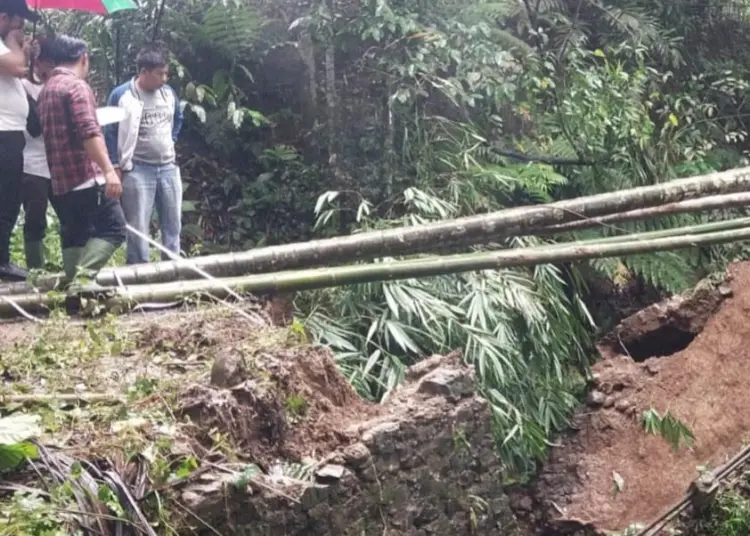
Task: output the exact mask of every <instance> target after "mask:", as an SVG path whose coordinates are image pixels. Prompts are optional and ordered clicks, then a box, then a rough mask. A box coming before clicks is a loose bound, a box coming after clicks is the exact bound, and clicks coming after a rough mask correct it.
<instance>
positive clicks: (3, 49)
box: [0, 39, 10, 56]
mask: <svg viewBox="0 0 750 536" xmlns="http://www.w3.org/2000/svg"><path fill="white" fill-rule="evenodd" d="M5 54H10V49H9V48H8V45H6V44H5V41H3V40H2V39H0V56H3V55H5Z"/></svg>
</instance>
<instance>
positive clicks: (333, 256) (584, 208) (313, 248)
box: [0, 167, 750, 295]
mask: <svg viewBox="0 0 750 536" xmlns="http://www.w3.org/2000/svg"><path fill="white" fill-rule="evenodd" d="M741 190H750V167H748V168H740V169H736V170H733V171H726V172H723V173H714V174H710V175H704V176H701V177H693V178H689V179H680V180H676V181H671V182H668V183H663V184H658V185H653V186H645V187H640V188H632V189H628V190H622V191H619V192H613V193H606V194H597V195H592V196H587V197H580V198H576V199H569V200H565V201H558V202H556V203H550V204H546V205H535V206H526V207H517V208H511V209H506V210H501V211H497V212H492V213H489V214H484V215H477V216H470V217H464V218H458V219H455V220H446V221H440V222H434V223H429V224H425V225H417V226H411V227H399V228H396V229H388V230H384V231H371V232H365V233H359V234H354V235H350V236H343V237H336V238H328V239H324V240H311V241H309V242H302V243H295V244H287V245H281V246H271V247H265V248H258V249H254V250H250V251H245V252H239V253H226V254H221V255H210V256H206V257H196V258H192V259H184V260H181V261H164V262H158V263H153V264H143V265H137V266H124V267H120V268H115V269H105V270H102V271H101V272H100V273H99V275H98V276H97V278H96V282H97V283H98V284H99V285H102V286H107V287H113V286H117V285H136V284H153V283H159V282H168V281H176V280H180V279H195V278H198V277H200V275H199V274H198V273H197V272H196V270H195V269H194V267H198V268H200V269H201V270H204V271H206V272H208V273H210V274H211V275H213V276H216V277H234V276H238V275H242V274H248V273H259V272H269V271H281V270H289V269H296V268H308V267H312V266H320V265H324V264H328V265H336V264H340V263H345V262H351V261H355V260H367V259H373V258H377V257H389V256H394V255H404V254H415V253H424V252H429V251H435V250H444V249H445V248H446V247H447V248H457V247H468V246H471V245H477V244H482V243H487V242H491V241H494V240H498V239H500V238H503V237H508V236H517V235H528V234H538V233H540V232H541V233H546V232H547V231H546V229H548V228H550V227H553V228H554V226H559V225H560V224H568V223H571V222H573V223H576V224H578V225H579V226H580V227H578V228H581V227H584V225H583V224H582V223H579V222H581V221H582V220H585V219H587V218H599V217H601V216H609V215H612V214H613V213H627V212H629V211H634V210H644V209H648V208H653V207H657V208H659V207H661V206H663V205H666V204H669V203H679V202H682V201H685V200H694V199H695V198H700V197H703V196H707V195H713V194H726V193H729V192H737V191H741ZM726 200H727V201H732V200H730V199H726ZM696 201H699V199H698V200H696ZM732 202H735V201H732ZM709 205H710V206H711V207H712V208H716V207H717V204H716V201H715V200H713V201H712V202H711V203H709ZM732 206H736V205H732ZM694 209H695V206H693V207H692V208H690V210H691V211H692V210H694ZM628 218H631V216H628ZM597 225H601V223H600V222H599V221H597V220H591V226H597ZM558 229H559V228H558ZM564 230H567V229H559V230H558V231H555V232H562V231H564ZM60 281H61V278H60V276H59V275H56V276H48V277H47V278H42V279H40V280H39V281H38V282H37V287H38V288H39V289H40V290H42V291H44V290H47V289H49V288H52V287H54V286H55V285H57V284H59V282H60ZM29 290H30V287H29V286H28V285H27V284H25V283H21V284H12V285H6V286H3V287H0V295H11V294H19V293H25V292H29Z"/></svg>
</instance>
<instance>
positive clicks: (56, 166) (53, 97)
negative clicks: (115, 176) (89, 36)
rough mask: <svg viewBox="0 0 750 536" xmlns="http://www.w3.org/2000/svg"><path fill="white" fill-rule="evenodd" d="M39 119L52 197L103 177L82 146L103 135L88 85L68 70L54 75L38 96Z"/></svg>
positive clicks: (60, 70) (55, 72)
mask: <svg viewBox="0 0 750 536" xmlns="http://www.w3.org/2000/svg"><path fill="white" fill-rule="evenodd" d="M38 109H39V119H40V120H41V123H42V132H43V134H44V146H45V148H46V152H47V162H48V164H49V171H50V175H51V178H52V193H53V194H54V195H63V194H65V193H67V192H69V191H71V190H74V189H75V188H77V187H79V186H81V185H82V184H84V183H85V182H87V181H90V180H91V179H95V178H97V177H100V176H101V175H102V171H101V170H100V169H99V166H97V165H96V164H95V163H94V161H93V160H92V159H91V157H90V156H89V155H88V154H87V153H86V150H85V149H84V147H83V142H84V141H85V140H88V139H90V138H93V137H95V136H101V135H102V129H101V127H100V126H99V122H98V121H97V119H96V102H95V100H94V93H93V92H92V91H91V88H90V87H89V85H88V84H87V83H86V82H85V81H84V80H82V79H81V78H79V77H78V76H77V75H76V74H75V73H73V72H72V71H70V70H69V69H64V68H61V67H58V68H56V69H55V70H54V71H52V76H51V77H50V79H49V80H48V81H47V83H45V84H44V89H42V92H41V93H40V94H39V108H38Z"/></svg>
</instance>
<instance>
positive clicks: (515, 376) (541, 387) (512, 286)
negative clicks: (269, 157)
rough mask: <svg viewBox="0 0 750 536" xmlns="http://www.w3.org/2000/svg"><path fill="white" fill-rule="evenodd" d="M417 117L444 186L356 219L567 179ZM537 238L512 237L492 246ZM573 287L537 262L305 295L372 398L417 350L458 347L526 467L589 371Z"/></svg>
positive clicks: (541, 189)
mask: <svg viewBox="0 0 750 536" xmlns="http://www.w3.org/2000/svg"><path fill="white" fill-rule="evenodd" d="M422 126H423V127H424V131H425V134H424V135H425V136H426V137H427V138H428V139H429V140H430V142H429V147H430V149H431V151H432V152H433V154H434V153H436V152H439V154H440V157H439V158H438V161H439V162H440V164H439V165H440V168H441V170H442V171H443V173H442V174H439V175H438V178H439V179H438V180H436V178H434V177H433V179H432V184H433V185H441V187H440V188H438V187H436V186H433V188H431V189H430V190H423V189H419V188H415V187H411V188H408V189H406V190H405V191H404V192H403V194H402V196H400V197H399V198H397V199H396V202H395V203H394V204H393V205H392V206H391V207H390V208H389V209H387V210H384V209H383V208H381V213H386V214H389V215H390V217H389V218H388V219H383V218H382V217H377V216H376V215H375V214H374V213H373V212H372V209H371V208H370V207H372V206H373V204H372V203H369V202H367V201H366V200H362V201H361V202H360V205H359V208H358V209H357V210H356V211H355V212H356V220H357V226H358V228H360V229H373V228H384V227H390V226H397V225H404V224H416V223H420V222H426V221H431V220H438V219H447V218H453V217H457V216H460V215H463V214H467V213H475V212H477V211H479V210H482V209H485V208H486V209H490V210H491V209H495V208H497V207H498V206H500V205H501V204H503V203H506V202H510V201H512V200H513V198H514V197H518V196H521V197H527V196H540V197H542V198H544V197H547V196H548V193H547V192H549V191H550V189H551V188H553V187H554V185H557V184H560V183H562V182H564V179H562V178H561V177H560V176H558V175H556V174H554V173H552V172H551V171H550V170H547V169H545V168H543V167H541V168H539V169H537V166H505V167H504V166H500V165H496V164H492V163H488V164H484V162H482V155H483V153H482V151H481V150H479V149H478V148H477V147H476V143H473V144H467V145H462V142H463V141H465V140H467V139H468V138H472V136H467V135H466V134H472V133H474V131H473V129H472V128H471V127H470V126H468V125H460V124H457V123H453V122H446V120H444V119H438V120H436V121H435V122H434V124H427V123H425V124H423V125H422ZM427 130H430V133H427V132H426V131H427ZM459 132H463V134H465V135H463V136H461V135H458V134H459ZM433 136H434V137H433ZM474 141H476V140H474ZM334 203H336V204H334ZM343 207H346V200H345V199H344V198H343V197H342V196H341V195H337V194H336V193H334V192H330V193H328V194H325V195H323V196H321V198H320V199H319V201H318V217H319V219H318V221H319V222H327V223H328V224H335V223H336V222H338V221H340V219H341V218H342V215H341V210H342V208H343ZM534 243H539V241H538V240H535V239H513V240H509V241H508V242H507V243H506V244H496V245H494V246H493V247H495V248H498V247H518V246H523V245H532V244H534ZM575 288H576V285H575V274H574V272H570V271H567V272H566V271H564V270H563V269H561V268H560V267H556V266H539V267H536V268H534V269H530V270H526V269H518V270H498V271H495V270H486V271H483V272H480V273H468V274H458V275H452V276H443V277H434V278H425V279H415V280H406V281H397V282H387V283H372V284H365V285H357V286H354V287H347V288H342V289H338V290H336V291H325V292H323V291H319V292H312V293H308V294H307V295H306V296H304V298H303V299H302V300H300V301H299V302H298V306H299V307H301V309H302V310H303V311H309V312H310V314H309V317H308V318H307V320H306V325H307V327H308V329H309V330H310V332H311V334H312V336H313V337H314V339H315V340H316V341H318V342H321V343H323V344H326V345H329V346H330V347H332V348H333V349H334V350H335V351H336V357H337V360H338V362H339V365H340V367H341V369H342V370H343V371H344V372H345V373H346V374H347V376H348V377H349V379H350V380H351V381H352V383H353V384H354V385H355V386H356V387H357V388H358V390H359V392H360V393H361V394H363V395H364V396H366V397H368V398H370V399H374V400H379V399H381V398H382V397H383V396H385V395H386V394H387V393H389V392H390V391H391V390H392V389H393V388H395V387H396V385H398V383H399V382H400V381H401V380H402V379H403V375H404V371H405V368H406V367H407V366H409V365H410V364H412V363H414V362H416V361H418V360H419V359H421V358H422V357H424V356H427V355H431V354H435V353H447V352H449V351H451V350H453V349H455V348H461V349H462V350H463V356H464V359H465V360H466V361H467V362H468V363H470V364H472V365H473V366H474V367H475V369H476V371H477V376H478V378H479V385H480V390H481V392H482V394H483V395H484V396H485V397H486V398H487V399H488V400H489V401H490V403H491V404H492V407H493V414H494V416H495V420H496V423H497V428H496V431H497V434H498V440H499V442H498V445H499V446H500V447H499V448H500V453H501V455H502V457H503V459H504V461H505V463H506V464H507V466H508V468H509V470H518V471H527V470H530V469H531V467H532V465H533V460H535V459H538V458H540V457H542V456H543V455H544V453H545V452H546V447H547V441H548V438H549V436H550V435H551V434H553V433H555V432H556V431H559V430H562V429H563V428H564V427H565V425H566V424H567V418H568V416H569V415H570V413H571V411H572V410H573V409H574V407H575V406H576V404H577V399H576V394H578V392H579V389H580V383H579V378H581V377H582V376H581V375H582V374H584V373H585V371H586V366H587V363H588V355H589V351H590V343H591V336H590V333H591V325H590V323H589V320H588V313H587V312H586V310H585V307H584V306H583V305H582V303H581V302H580V299H579V297H578V294H577V292H576V290H575Z"/></svg>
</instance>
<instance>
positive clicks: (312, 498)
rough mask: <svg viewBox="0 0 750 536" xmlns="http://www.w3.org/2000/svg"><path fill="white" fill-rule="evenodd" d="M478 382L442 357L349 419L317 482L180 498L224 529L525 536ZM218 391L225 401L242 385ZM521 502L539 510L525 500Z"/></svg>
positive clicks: (190, 489)
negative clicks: (370, 411) (375, 408)
mask: <svg viewBox="0 0 750 536" xmlns="http://www.w3.org/2000/svg"><path fill="white" fill-rule="evenodd" d="M441 359H442V361H441ZM290 366H294V363H290ZM421 372H424V369H423V370H422V371H421ZM471 380H472V370H471V369H470V368H469V367H463V366H462V364H461V363H460V362H458V360H452V359H451V360H446V359H445V358H435V362H433V363H431V368H430V369H429V370H427V371H426V372H425V373H424V374H418V377H417V378H415V379H413V380H409V379H407V381H406V382H404V383H403V385H402V386H401V388H400V389H399V390H398V391H397V392H396V393H395V394H394V395H393V397H392V398H391V401H390V402H389V403H388V404H384V405H381V406H380V408H379V409H380V411H379V412H378V416H369V417H368V416H365V417H363V419H362V420H361V421H359V422H358V424H357V426H354V422H352V423H342V424H343V425H344V426H342V433H341V438H340V439H341V443H340V447H339V448H338V449H334V450H333V451H332V452H329V453H327V452H325V451H323V452H316V455H315V458H316V460H317V463H318V464H319V465H318V467H319V468H318V469H317V470H316V471H315V472H314V477H315V481H314V483H310V482H304V481H299V480H294V479H290V478H287V479H285V480H279V481H278V482H276V483H274V485H273V486H268V488H266V487H263V486H260V485H256V486H253V487H252V494H250V493H249V492H248V490H238V489H236V487H235V486H233V485H232V484H231V483H229V482H227V483H225V485H224V486H218V483H216V482H211V483H209V486H208V487H199V486H197V485H195V484H193V483H190V484H188V485H186V489H185V490H184V492H185V493H182V494H181V495H182V498H183V500H184V501H185V502H188V503H189V504H190V512H191V515H192V516H196V517H198V518H200V519H201V520H203V521H204V522H205V523H207V524H210V525H211V526H212V527H214V528H215V529H216V531H217V532H218V533H220V534H256V533H257V534H259V533H260V532H258V531H259V530H261V531H262V533H263V534H267V535H269V536H277V535H278V536H281V535H283V536H327V535H330V534H341V535H342V536H344V535H352V536H353V535H356V536H359V535H361V534H379V535H383V534H392V535H394V536H396V535H399V536H439V535H443V534H446V535H447V534H468V532H467V529H468V527H471V528H472V533H474V534H482V535H483V536H521V535H522V534H525V532H522V531H521V530H520V529H519V528H518V524H517V521H516V518H515V516H514V513H513V511H512V509H511V508H510V501H509V499H508V497H507V494H506V490H505V489H504V487H503V478H502V472H503V471H502V466H501V464H500V461H499V459H498V457H497V444H496V442H495V438H494V436H493V418H492V412H491V410H490V409H489V407H488V405H487V402H486V401H484V400H482V399H480V398H479V397H476V396H474V385H473V382H472V381H471ZM248 384H250V382H247V381H246V382H244V383H242V384H241V385H242V386H246V385H248ZM469 384H470V385H469ZM243 388H244V387H243ZM212 394H213V396H214V398H216V399H218V400H221V398H222V397H234V396H235V395H236V391H234V390H233V391H229V390H221V391H216V390H212ZM368 418H369V419H370V420H368ZM459 438H460V441H459V440H458V439H459ZM310 439H311V440H312V441H315V439H317V438H315V437H314V436H311V437H310ZM222 474H223V473H222ZM256 483H257V482H256ZM519 500H520V502H519V504H520V507H521V509H525V510H526V511H528V510H529V508H531V511H533V509H534V505H533V503H532V504H531V505H530V504H529V502H528V499H519ZM529 515H531V514H529Z"/></svg>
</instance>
